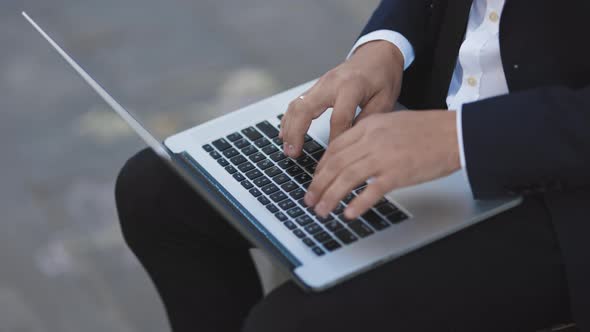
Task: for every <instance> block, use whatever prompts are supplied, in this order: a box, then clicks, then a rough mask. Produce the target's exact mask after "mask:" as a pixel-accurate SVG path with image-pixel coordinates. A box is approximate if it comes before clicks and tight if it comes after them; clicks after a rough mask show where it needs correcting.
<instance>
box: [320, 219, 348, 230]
mask: <svg viewBox="0 0 590 332" xmlns="http://www.w3.org/2000/svg"><path fill="white" fill-rule="evenodd" d="M324 226H326V229H327V230H329V231H330V232H332V233H334V232H337V231H339V230H341V229H344V226H342V224H341V223H339V222H338V221H337V220H332V221H328V222H327V223H325V224H324Z"/></svg>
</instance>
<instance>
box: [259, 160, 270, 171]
mask: <svg viewBox="0 0 590 332" xmlns="http://www.w3.org/2000/svg"><path fill="white" fill-rule="evenodd" d="M272 165H274V164H273V163H272V161H270V160H268V159H265V160H263V161H261V162H259V163H258V164H256V166H258V168H260V169H261V170H265V169H267V168H269V167H272Z"/></svg>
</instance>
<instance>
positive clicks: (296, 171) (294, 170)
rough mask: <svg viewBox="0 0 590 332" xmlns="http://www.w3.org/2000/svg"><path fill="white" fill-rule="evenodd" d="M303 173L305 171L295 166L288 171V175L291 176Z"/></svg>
mask: <svg viewBox="0 0 590 332" xmlns="http://www.w3.org/2000/svg"><path fill="white" fill-rule="evenodd" d="M302 172H303V170H302V169H301V168H300V167H299V166H293V167H291V168H289V169H288V170H287V174H289V175H291V176H295V175H297V174H300V173H302Z"/></svg>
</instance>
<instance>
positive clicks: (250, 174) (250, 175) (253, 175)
mask: <svg viewBox="0 0 590 332" xmlns="http://www.w3.org/2000/svg"><path fill="white" fill-rule="evenodd" d="M261 176H262V173H261V172H260V171H259V170H257V169H253V170H251V171H249V172H247V173H246V177H247V178H248V179H250V180H254V179H256V178H259V177H261Z"/></svg>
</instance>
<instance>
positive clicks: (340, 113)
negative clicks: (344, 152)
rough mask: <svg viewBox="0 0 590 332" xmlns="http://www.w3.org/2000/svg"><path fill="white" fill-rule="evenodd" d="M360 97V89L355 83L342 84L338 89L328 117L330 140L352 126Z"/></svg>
mask: <svg viewBox="0 0 590 332" xmlns="http://www.w3.org/2000/svg"><path fill="white" fill-rule="evenodd" d="M362 99H363V95H362V91H361V89H359V88H358V87H357V86H356V85H353V84H348V85H344V86H342V87H341V88H340V89H339V90H338V92H337V95H336V100H335V101H334V110H333V111H332V116H331V117H330V142H332V141H334V140H335V139H336V137H338V136H340V134H342V133H343V132H344V131H346V130H347V129H350V127H352V122H353V120H354V116H355V114H356V108H357V107H358V105H359V104H360V103H361V102H362V101H363V100H362Z"/></svg>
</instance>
